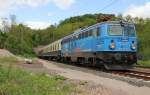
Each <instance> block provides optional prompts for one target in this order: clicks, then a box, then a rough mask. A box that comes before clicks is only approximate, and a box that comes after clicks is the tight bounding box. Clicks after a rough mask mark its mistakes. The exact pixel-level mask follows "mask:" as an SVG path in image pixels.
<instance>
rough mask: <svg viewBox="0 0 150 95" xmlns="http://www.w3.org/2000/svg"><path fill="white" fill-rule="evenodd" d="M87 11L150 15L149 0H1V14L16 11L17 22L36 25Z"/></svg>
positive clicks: (0, 16) (30, 25)
mask: <svg viewBox="0 0 150 95" xmlns="http://www.w3.org/2000/svg"><path fill="white" fill-rule="evenodd" d="M87 13H90V14H91V13H93V14H94V13H108V14H115V15H118V14H122V15H123V16H126V15H131V16H132V17H142V18H149V17H150V0H0V18H4V17H6V18H9V16H10V15H16V20H17V23H23V24H25V25H27V26H29V27H31V28H33V29H43V28H46V27H48V26H49V25H51V24H55V23H56V24H58V23H59V22H60V21H61V20H64V19H65V18H68V17H71V16H78V15H83V14H87Z"/></svg>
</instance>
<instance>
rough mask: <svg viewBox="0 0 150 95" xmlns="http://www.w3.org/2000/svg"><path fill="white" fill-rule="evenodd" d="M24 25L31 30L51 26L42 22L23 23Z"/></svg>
mask: <svg viewBox="0 0 150 95" xmlns="http://www.w3.org/2000/svg"><path fill="white" fill-rule="evenodd" d="M24 25H27V26H28V27H30V28H32V29H45V28H47V27H48V26H50V25H51V24H50V23H49V22H43V21H26V22H24Z"/></svg>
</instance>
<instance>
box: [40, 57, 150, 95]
mask: <svg viewBox="0 0 150 95" xmlns="http://www.w3.org/2000/svg"><path fill="white" fill-rule="evenodd" d="M38 61H39V62H40V63H42V64H43V66H44V67H45V68H47V69H49V70H53V71H56V72H57V73H58V74H59V75H62V76H64V77H67V78H69V79H73V80H82V81H88V82H92V83H93V84H97V85H100V87H102V88H101V89H98V90H96V89H97V88H95V90H91V92H95V93H96V94H94V93H93V94H89V95H150V88H148V87H145V86H142V87H138V86H133V85H130V84H128V83H126V82H123V81H119V80H115V79H109V78H104V77H100V76H97V75H94V74H91V73H86V72H83V71H78V70H75V69H70V68H63V67H60V66H58V65H56V63H55V62H48V61H43V60H40V59H38ZM91 86H92V85H91ZM91 88H94V87H91ZM87 89H88V88H87ZM99 91H102V92H99ZM145 92H146V94H145ZM100 93H101V94H100ZM102 93H103V94H102ZM85 95H86V94H85Z"/></svg>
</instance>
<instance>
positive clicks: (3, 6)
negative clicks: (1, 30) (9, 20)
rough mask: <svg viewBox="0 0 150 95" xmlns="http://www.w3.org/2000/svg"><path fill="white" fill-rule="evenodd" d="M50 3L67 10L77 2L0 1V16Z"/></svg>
mask: <svg viewBox="0 0 150 95" xmlns="http://www.w3.org/2000/svg"><path fill="white" fill-rule="evenodd" d="M50 3H51V4H54V5H55V6H56V7H58V8H60V9H67V8H69V7H71V5H72V4H74V3H75V0H0V15H1V14H5V13H7V12H9V11H10V10H12V9H19V8H20V7H39V6H42V5H44V4H50Z"/></svg>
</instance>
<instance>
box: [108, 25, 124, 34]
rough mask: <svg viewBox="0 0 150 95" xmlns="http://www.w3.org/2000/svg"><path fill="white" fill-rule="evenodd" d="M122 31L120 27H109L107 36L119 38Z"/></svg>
mask: <svg viewBox="0 0 150 95" xmlns="http://www.w3.org/2000/svg"><path fill="white" fill-rule="evenodd" d="M122 33H123V29H122V27H121V25H109V28H108V34H109V35H111V36H121V35H122Z"/></svg>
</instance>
